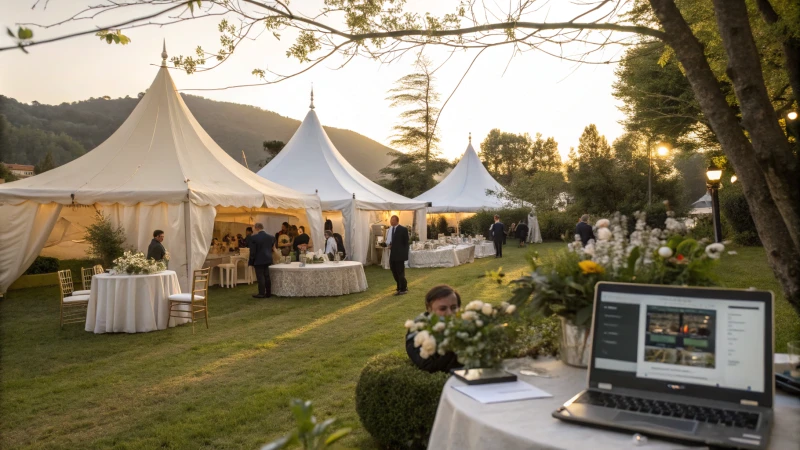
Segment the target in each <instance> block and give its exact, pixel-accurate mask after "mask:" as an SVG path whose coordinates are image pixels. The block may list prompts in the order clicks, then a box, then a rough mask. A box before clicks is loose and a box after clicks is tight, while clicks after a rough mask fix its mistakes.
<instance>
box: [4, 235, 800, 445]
mask: <svg viewBox="0 0 800 450" xmlns="http://www.w3.org/2000/svg"><path fill="white" fill-rule="evenodd" d="M562 245H563V244H561V243H551V244H544V245H541V246H538V247H537V249H538V250H539V251H540V252H541V253H542V254H543V255H544V254H546V252H547V249H555V248H559V247H561V246H562ZM737 250H738V252H739V255H738V256H735V257H727V258H725V261H724V262H723V264H722V265H721V266H720V270H719V271H718V272H719V276H720V282H721V284H723V285H725V286H730V287H749V286H755V287H758V288H761V289H772V290H773V291H775V292H776V293H778V292H779V290H780V289H779V287H778V285H777V283H776V282H775V280H774V278H773V276H772V274H771V272H770V270H769V268H768V266H767V263H766V259H765V256H764V252H763V250H761V249H758V248H745V249H737ZM526 252H527V250H517V249H515V248H514V247H513V246H512V245H509V246H507V248H506V249H505V251H504V253H506V257H504V258H503V259H494V258H488V259H483V260H477V261H476V262H475V263H474V264H469V265H466V266H461V267H458V268H452V269H432V270H411V269H410V270H408V271H407V272H406V273H407V276H408V279H409V289H410V291H411V293H410V294H409V295H407V296H403V297H394V296H392V295H391V291H392V290H393V288H394V282H393V280H392V276H391V273H390V272H389V271H388V270H382V269H379V268H376V267H368V268H367V269H366V273H367V279H368V281H369V285H370V288H369V289H368V290H367V292H363V293H360V294H355V295H350V296H345V297H334V298H302V299H278V298H273V299H269V300H257V299H253V298H251V297H250V294H252V293H253V292H254V290H255V289H254V287H253V286H240V287H238V288H236V289H219V288H215V289H212V291H211V293H210V312H211V317H210V325H211V328H210V329H208V330H206V329H205V328H199V329H198V330H197V332H196V334H195V335H194V336H192V334H191V328H189V327H186V326H182V327H177V328H170V329H168V330H165V331H159V332H153V333H144V334H132V335H125V334H122V335H120V334H111V335H109V334H106V335H95V334H92V333H88V332H86V331H84V330H83V325H82V324H81V325H68V326H65V327H64V329H63V330H60V329H59V327H58V291H57V289H56V288H36V289H28V290H22V291H12V292H11V293H10V294H9V295H8V296H7V298H5V299H3V300H0V417H2V420H0V448H4V449H8V448H120V449H122V448H125V449H152V448H158V447H161V448H186V449H198V448H258V447H259V445H260V444H262V443H264V442H266V441H268V440H271V439H274V438H276V437H278V436H280V435H282V434H284V433H286V432H287V431H288V430H290V429H291V426H292V424H293V420H292V418H291V415H290V412H289V409H288V404H289V400H290V399H292V398H303V399H311V400H313V401H314V404H315V409H316V413H317V417H318V418H326V417H330V416H334V417H338V418H339V419H341V420H343V421H344V422H345V423H346V424H348V425H351V426H353V428H354V431H353V433H352V435H351V436H350V437H348V438H347V439H346V440H345V441H344V445H345V446H348V447H355V448H374V444H373V443H372V440H371V438H370V437H369V435H368V434H367V433H366V432H365V431H364V430H363V429H362V428H361V427H360V423H359V421H358V416H357V415H356V413H355V407H354V392H355V385H356V382H357V379H358V374H359V372H360V370H361V368H362V367H363V366H364V364H365V362H366V361H367V359H369V358H370V357H371V356H373V355H376V354H379V353H383V352H388V351H392V350H400V349H402V348H403V347H402V345H403V333H404V329H403V322H404V321H405V320H406V319H410V318H413V317H415V316H416V315H417V314H418V313H419V312H421V311H422V309H423V306H422V305H423V296H424V294H425V291H426V290H427V289H428V288H430V287H431V286H433V285H436V284H441V283H447V284H451V285H453V286H455V287H456V288H457V289H458V290H459V291H460V292H461V294H462V297H463V298H464V299H465V300H467V301H469V300H472V299H476V298H480V299H482V300H487V301H492V302H499V301H501V300H504V299H505V298H507V296H508V291H507V288H505V287H498V286H497V285H496V284H493V283H492V282H491V281H490V280H488V279H486V278H480V277H479V276H480V275H482V274H483V273H484V272H485V271H487V270H494V269H497V268H498V267H500V266H502V267H503V269H504V271H505V272H507V273H509V275H510V276H512V277H513V276H514V275H519V274H521V273H522V272H523V270H524V269H525V268H526V267H527V266H526V263H525V258H524V255H525V254H526ZM777 303H778V306H777V308H776V314H775V316H776V329H777V341H778V346H779V347H778V348H779V350H783V351H785V343H786V341H787V340H789V339H790V338H791V337H792V336H794V338H795V339H796V338H797V336H799V335H800V319H798V316H797V315H796V314H795V312H794V311H793V310H792V309H791V308H790V307H789V305H788V304H787V303H786V302H785V300H783V298H782V296H780V295H778V302H777Z"/></svg>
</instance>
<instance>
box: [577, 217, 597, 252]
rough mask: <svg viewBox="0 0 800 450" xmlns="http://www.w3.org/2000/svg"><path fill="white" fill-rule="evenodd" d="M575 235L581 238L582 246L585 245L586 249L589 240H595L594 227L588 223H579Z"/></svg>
mask: <svg viewBox="0 0 800 450" xmlns="http://www.w3.org/2000/svg"><path fill="white" fill-rule="evenodd" d="M575 234H577V235H578V236H580V237H581V244H583V246H584V247H585V246H586V243H587V242H589V240H591V239H594V232H593V231H592V226H591V225H589V224H588V223H586V222H578V224H577V225H575Z"/></svg>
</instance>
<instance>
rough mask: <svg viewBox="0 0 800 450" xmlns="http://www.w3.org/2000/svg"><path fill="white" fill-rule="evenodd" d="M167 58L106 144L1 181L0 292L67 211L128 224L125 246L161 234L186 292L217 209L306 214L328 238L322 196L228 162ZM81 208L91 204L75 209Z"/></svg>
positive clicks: (318, 238)
mask: <svg viewBox="0 0 800 450" xmlns="http://www.w3.org/2000/svg"><path fill="white" fill-rule="evenodd" d="M161 57H162V61H161V68H160V69H159V70H158V74H157V75H156V78H155V80H154V81H153V84H152V85H151V86H150V89H148V91H147V94H145V96H144V97H143V98H142V99H141V100H140V101H139V103H138V105H137V106H136V108H135V109H134V110H133V112H132V113H131V115H130V116H129V117H128V118H127V119H126V120H125V122H124V123H123V124H122V125H121V126H120V127H119V129H118V130H117V131H116V132H114V134H112V135H111V137H109V138H108V139H107V140H106V141H105V142H103V143H102V144H100V146H98V147H97V148H95V149H94V150H92V151H90V152H88V153H87V154H85V155H83V156H81V157H80V158H78V159H76V160H74V161H72V162H70V163H68V164H65V165H63V166H61V167H57V168H55V169H53V170H50V171H48V172H45V173H43V174H40V175H37V176H35V177H31V178H27V179H24V180H20V181H15V182H12V183H6V184H2V185H0V293H1V292H4V291H5V290H6V289H7V288H8V286H9V285H10V284H11V283H12V282H13V281H14V280H16V278H17V277H19V276H20V275H21V274H22V273H23V272H24V271H25V269H27V267H28V266H30V265H31V263H32V262H33V260H34V259H35V258H36V256H37V255H38V254H39V253H40V252H41V250H42V248H43V247H44V245H45V244H46V241H47V240H48V237H50V236H51V234H52V232H53V229H54V228H55V227H56V225H57V223H58V218H59V216H60V215H61V214H62V209H66V210H67V211H64V214H68V215H70V214H71V215H75V214H78V215H89V216H91V215H92V214H93V213H94V210H95V208H97V209H100V210H102V211H103V214H105V215H106V216H107V217H109V219H110V220H111V222H112V224H113V225H114V226H121V227H123V228H124V230H125V236H126V244H127V245H132V246H134V247H135V248H137V249H138V250H140V251H143V250H145V249H146V248H147V244H148V243H149V242H150V239H151V238H152V233H153V230H155V229H161V230H164V231H165V232H166V238H165V241H164V244H165V246H166V247H167V249H168V250H169V251H170V254H171V258H170V262H169V267H170V269H172V270H176V271H177V272H178V278H179V280H180V283H181V288H182V289H184V290H186V289H188V286H189V280H190V277H191V273H192V270H193V269H199V268H200V267H202V265H203V262H204V260H205V258H206V255H207V253H208V249H209V243H210V242H211V234H212V230H213V227H214V218H215V217H216V215H217V208H220V207H240V208H250V209H252V210H265V209H266V210H273V209H280V210H283V211H285V212H291V213H294V214H297V215H299V216H301V217H302V216H305V217H306V218H307V219H308V223H309V227H310V228H311V230H310V234H311V237H312V239H314V241H315V242H322V210H321V208H320V201H319V197H317V196H316V195H309V194H302V193H300V192H297V191H294V190H292V189H289V188H286V187H283V186H279V185H277V184H275V183H273V182H270V181H268V180H265V179H263V178H261V177H259V176H258V175H256V174H254V173H252V172H250V171H249V170H247V169H246V168H245V167H243V166H242V165H240V164H239V163H237V162H236V161H235V160H234V159H233V158H231V157H230V156H228V154H227V153H225V151H224V150H222V149H221V148H220V147H219V146H218V145H217V144H216V143H215V142H214V141H213V140H212V139H211V137H210V136H209V135H208V134H207V133H206V132H205V131H204V130H203V128H202V127H201V126H200V124H199V123H198V122H197V120H195V118H194V116H192V113H191V112H190V111H189V109H188V108H187V107H186V104H185V103H184V102H183V99H182V98H181V96H180V95H179V94H178V92H177V90H176V88H175V84H174V83H173V81H172V77H171V76H170V74H169V70H168V69H167V64H166V59H167V53H166V49H165V50H164V51H163V52H162V54H161ZM77 205H93V206H94V208H86V209H85V211H83V210H81V211H78V210H76V208H77ZM87 219H90V217H89V218H87ZM62 228H63V227H62ZM56 234H58V230H57V231H56ZM62 234H64V233H62Z"/></svg>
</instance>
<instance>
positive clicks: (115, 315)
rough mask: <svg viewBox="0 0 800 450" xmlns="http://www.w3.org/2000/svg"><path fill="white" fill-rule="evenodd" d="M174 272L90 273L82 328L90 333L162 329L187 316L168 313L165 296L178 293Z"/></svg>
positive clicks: (142, 331)
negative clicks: (170, 315) (92, 274)
mask: <svg viewBox="0 0 800 450" xmlns="http://www.w3.org/2000/svg"><path fill="white" fill-rule="evenodd" d="M180 292H181V287H180V285H179V284H178V275H177V274H176V273H175V271H173V270H165V271H164V272H160V273H157V274H154V275H109V274H105V273H103V274H99V275H95V276H94V277H92V292H91V294H90V296H89V307H88V309H87V311H86V331H92V332H94V333H145V332H148V331H155V330H164V329H166V328H167V325H169V326H175V325H176V322H177V323H178V324H180V323H186V322H188V319H179V320H176V319H172V321H171V322H170V323H167V318H168V317H169V298H168V297H169V296H170V295H172V294H180Z"/></svg>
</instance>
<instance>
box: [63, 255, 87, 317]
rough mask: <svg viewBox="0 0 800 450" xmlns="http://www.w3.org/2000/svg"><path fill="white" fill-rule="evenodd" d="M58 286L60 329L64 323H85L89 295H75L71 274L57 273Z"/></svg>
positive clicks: (66, 272) (64, 271)
mask: <svg viewBox="0 0 800 450" xmlns="http://www.w3.org/2000/svg"><path fill="white" fill-rule="evenodd" d="M58 285H59V290H60V291H61V314H60V318H61V328H63V327H64V324H66V323H80V322H85V321H86V309H87V307H88V306H89V294H83V295H75V294H76V293H77V292H80V291H74V290H73V284H72V272H71V271H70V270H69V269H67V270H59V271H58Z"/></svg>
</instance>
